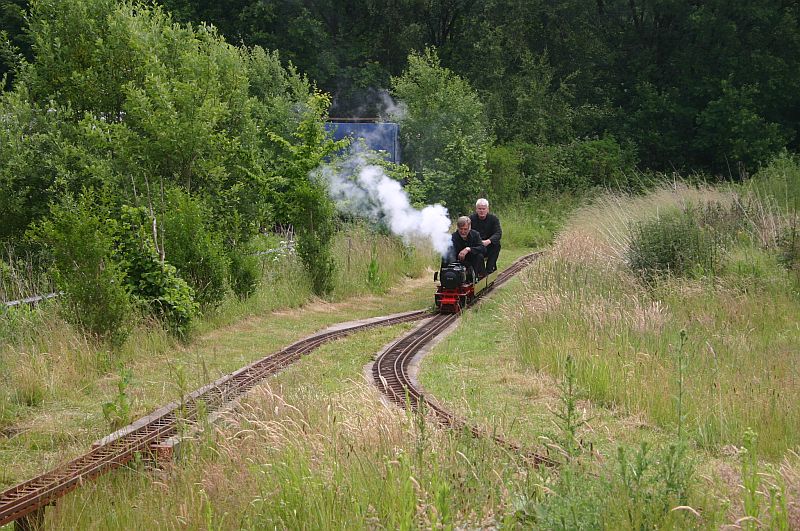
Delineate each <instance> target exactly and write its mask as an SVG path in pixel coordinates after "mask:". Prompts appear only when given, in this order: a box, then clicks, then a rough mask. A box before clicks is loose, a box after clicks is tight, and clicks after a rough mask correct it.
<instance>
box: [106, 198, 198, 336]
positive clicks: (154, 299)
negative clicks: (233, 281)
mask: <svg viewBox="0 0 800 531" xmlns="http://www.w3.org/2000/svg"><path fill="white" fill-rule="evenodd" d="M149 226H150V223H149V218H148V214H147V211H146V210H145V209H144V207H130V206H126V205H123V207H122V215H121V223H120V231H119V235H120V236H119V254H120V257H121V263H122V264H123V267H125V269H126V272H127V282H128V285H129V286H130V289H131V291H132V293H133V294H134V296H135V297H136V298H137V299H139V300H140V301H142V302H143V303H144V304H145V305H147V307H148V308H149V309H150V312H151V313H152V314H153V315H155V316H156V317H158V318H159V319H161V320H162V321H163V322H164V324H165V325H166V326H167V327H168V328H169V330H170V331H171V332H172V333H174V334H177V335H179V336H183V335H185V334H186V332H188V328H189V325H190V323H191V321H192V319H193V318H194V317H195V316H196V315H197V313H198V305H197V303H196V302H195V300H194V290H193V289H192V288H191V287H190V286H189V284H187V283H186V281H185V280H183V279H182V278H181V277H180V276H178V271H177V269H175V266H173V265H172V264H169V263H167V262H165V261H163V260H161V257H160V256H159V254H158V251H157V250H156V247H155V243H154V242H153V239H152V236H151V235H150V234H149V233H148V230H147V228H148V227H149Z"/></svg>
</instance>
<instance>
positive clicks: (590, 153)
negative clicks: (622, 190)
mask: <svg viewBox="0 0 800 531" xmlns="http://www.w3.org/2000/svg"><path fill="white" fill-rule="evenodd" d="M569 165H570V167H571V168H573V169H574V171H575V172H576V173H577V174H578V175H581V176H584V177H586V178H587V179H588V181H589V183H590V184H591V185H592V186H603V187H611V188H619V187H625V186H627V184H628V180H629V177H628V175H629V174H630V173H632V172H633V169H634V167H635V165H636V157H635V155H634V151H633V148H632V147H631V146H623V145H621V144H619V143H618V142H617V141H616V140H615V139H614V137H611V136H605V137H603V138H593V139H585V140H576V141H574V142H572V143H571V144H570V145H569Z"/></svg>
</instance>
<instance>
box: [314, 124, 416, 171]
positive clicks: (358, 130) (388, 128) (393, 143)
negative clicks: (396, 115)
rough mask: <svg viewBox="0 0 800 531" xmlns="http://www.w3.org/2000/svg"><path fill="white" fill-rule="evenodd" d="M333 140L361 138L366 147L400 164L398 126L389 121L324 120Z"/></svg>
mask: <svg viewBox="0 0 800 531" xmlns="http://www.w3.org/2000/svg"><path fill="white" fill-rule="evenodd" d="M325 130H326V131H328V132H329V133H331V135H332V136H333V139H334V140H341V139H342V138H345V137H352V138H354V139H356V140H358V139H363V140H364V143H366V145H367V147H368V148H369V149H371V150H373V151H377V152H379V153H382V154H383V155H384V157H385V158H386V160H388V161H389V162H394V163H395V164H400V128H399V127H398V125H397V124H395V123H391V122H378V123H376V122H337V121H330V122H325Z"/></svg>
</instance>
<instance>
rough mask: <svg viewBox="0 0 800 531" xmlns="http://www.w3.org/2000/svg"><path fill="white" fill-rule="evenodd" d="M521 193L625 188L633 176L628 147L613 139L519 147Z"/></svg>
mask: <svg viewBox="0 0 800 531" xmlns="http://www.w3.org/2000/svg"><path fill="white" fill-rule="evenodd" d="M521 150H522V162H521V168H522V173H523V177H522V179H523V182H522V191H523V193H526V194H530V193H533V192H542V191H572V192H577V191H583V190H586V189H588V188H591V187H593V186H602V187H611V188H627V187H628V186H629V184H630V183H629V181H630V180H631V178H632V177H633V175H634V173H635V172H634V170H635V165H636V156H635V154H634V150H633V147H632V146H628V145H625V146H624V145H621V144H619V143H618V142H617V141H616V140H615V139H614V138H613V137H610V136H608V137H603V138H588V139H581V140H574V141H573V142H570V143H569V144H552V145H535V144H528V145H524V147H521Z"/></svg>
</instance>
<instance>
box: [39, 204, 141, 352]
mask: <svg viewBox="0 0 800 531" xmlns="http://www.w3.org/2000/svg"><path fill="white" fill-rule="evenodd" d="M98 211H101V208H100V206H99V205H98V204H97V202H96V201H95V197H94V195H93V194H92V193H89V192H87V193H84V194H83V195H81V196H80V198H79V199H78V200H75V199H73V198H72V197H71V196H66V197H65V198H64V199H63V200H62V201H61V202H60V203H58V204H54V205H53V206H52V208H51V211H50V217H49V218H48V219H47V220H46V221H44V222H42V223H41V224H40V225H39V227H38V229H37V230H36V232H35V235H36V238H37V239H38V240H39V241H40V242H41V243H43V244H44V245H45V246H46V248H47V249H48V251H49V253H50V254H51V256H52V259H53V277H54V279H55V282H56V286H57V287H58V289H59V290H60V291H62V292H63V293H64V299H63V300H64V309H65V313H66V317H67V320H69V321H71V322H72V323H75V324H77V325H78V326H80V327H81V328H82V329H83V330H84V331H85V332H87V333H89V334H91V335H93V336H95V337H98V338H101V339H108V340H111V342H112V343H115V344H119V343H121V342H122V341H123V340H124V339H125V337H127V335H128V333H129V332H130V324H131V322H130V321H131V316H132V315H133V314H134V306H133V303H132V300H131V295H130V291H131V290H130V287H129V286H130V284H129V279H128V277H127V274H126V271H125V268H124V267H121V266H120V265H119V264H118V263H117V262H116V260H115V259H114V254H115V249H114V232H115V230H116V228H117V227H116V223H115V222H114V220H113V219H110V216H101V215H100V214H98V213H97V212H98Z"/></svg>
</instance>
